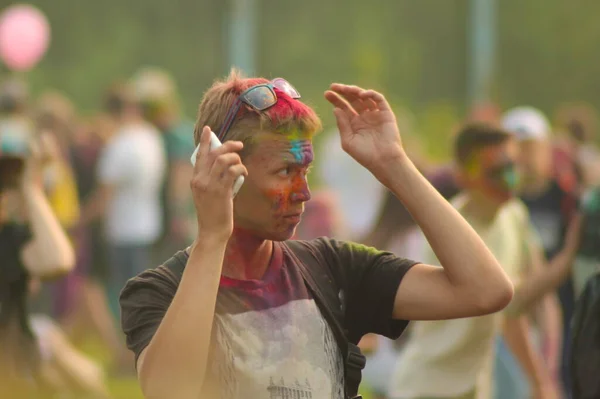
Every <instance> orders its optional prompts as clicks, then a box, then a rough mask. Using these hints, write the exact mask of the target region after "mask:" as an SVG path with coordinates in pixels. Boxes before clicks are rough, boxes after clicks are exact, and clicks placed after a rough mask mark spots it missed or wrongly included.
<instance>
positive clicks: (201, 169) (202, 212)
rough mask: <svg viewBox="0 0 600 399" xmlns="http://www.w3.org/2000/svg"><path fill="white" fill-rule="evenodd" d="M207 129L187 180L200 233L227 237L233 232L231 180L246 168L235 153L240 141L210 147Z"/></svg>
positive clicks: (201, 137) (244, 171)
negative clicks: (190, 178) (192, 172)
mask: <svg viewBox="0 0 600 399" xmlns="http://www.w3.org/2000/svg"><path fill="white" fill-rule="evenodd" d="M210 134H211V133H210V128H209V127H208V126H205V127H204V129H202V134H201V136H200V150H199V151H198V154H197V155H196V165H195V166H194V174H193V177H192V180H191V182H190V186H191V189H192V194H193V197H194V204H195V207H196V214H197V218H198V231H199V233H200V234H205V233H206V234H216V236H218V237H219V238H226V239H228V238H229V236H230V235H231V233H232V231H233V198H232V197H233V183H234V182H235V180H236V179H237V178H238V176H240V175H247V174H248V171H247V170H246V167H245V166H244V165H243V164H242V160H241V158H240V156H239V154H238V152H239V151H241V149H242V148H243V146H244V145H243V143H242V142H240V141H226V142H225V143H224V144H223V145H222V146H220V147H217V148H215V149H213V150H211V149H210Z"/></svg>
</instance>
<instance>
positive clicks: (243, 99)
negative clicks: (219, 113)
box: [217, 78, 300, 142]
mask: <svg viewBox="0 0 600 399" xmlns="http://www.w3.org/2000/svg"><path fill="white" fill-rule="evenodd" d="M275 88H276V89H277V90H280V91H282V92H284V93H285V94H287V95H288V96H290V97H291V98H293V99H298V98H300V93H299V92H298V90H296V89H295V88H294V86H292V85H291V84H290V83H289V82H288V81H287V80H285V79H283V78H276V79H273V80H272V81H270V82H269V83H262V84H259V85H256V86H252V87H250V88H248V89H246V90H244V92H243V93H241V94H240V95H239V96H238V98H236V99H235V101H234V102H233V104H232V105H231V108H230V109H229V111H228V112H227V115H226V116H225V122H223V125H222V126H221V129H220V130H219V133H218V134H217V137H218V138H219V140H220V141H221V142H222V141H223V139H224V138H225V135H226V134H227V132H228V131H229V129H231V126H232V125H233V122H234V120H235V117H236V116H237V114H238V112H239V111H240V108H241V107H242V104H245V105H247V106H249V107H250V108H252V109H253V110H255V111H258V112H260V111H264V110H266V109H269V108H271V107H272V106H273V105H275V104H277V94H275V90H274V89H275Z"/></svg>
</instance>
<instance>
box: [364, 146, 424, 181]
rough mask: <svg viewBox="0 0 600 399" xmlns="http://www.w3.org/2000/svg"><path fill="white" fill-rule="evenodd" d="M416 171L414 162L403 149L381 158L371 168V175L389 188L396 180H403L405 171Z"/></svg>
mask: <svg viewBox="0 0 600 399" xmlns="http://www.w3.org/2000/svg"><path fill="white" fill-rule="evenodd" d="M416 171H417V169H416V168H415V166H414V164H413V163H412V161H411V160H410V158H409V157H408V156H407V155H406V153H405V152H403V151H400V152H398V154H396V155H394V156H393V157H388V158H385V159H381V160H380V161H378V163H377V164H376V165H375V166H374V167H373V168H372V173H373V175H375V177H376V178H377V179H378V180H379V181H380V182H381V183H383V184H384V185H385V186H386V187H388V188H390V189H392V188H393V186H395V185H396V184H397V183H398V182H402V181H403V180H404V179H403V176H405V175H406V173H411V172H412V173H414V172H416Z"/></svg>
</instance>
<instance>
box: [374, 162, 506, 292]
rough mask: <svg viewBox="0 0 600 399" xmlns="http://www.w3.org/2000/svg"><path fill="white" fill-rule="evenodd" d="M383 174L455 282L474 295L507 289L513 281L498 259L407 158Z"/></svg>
mask: <svg viewBox="0 0 600 399" xmlns="http://www.w3.org/2000/svg"><path fill="white" fill-rule="evenodd" d="M381 175H382V176H384V177H383V178H380V180H381V181H382V182H383V183H384V184H385V185H386V186H387V187H389V188H390V189H391V190H392V192H393V193H394V194H395V195H396V196H397V197H398V198H399V199H400V201H402V203H403V204H404V205H405V206H406V208H407V209H408V211H409V212H410V213H411V215H412V216H413V218H414V219H415V221H416V222H417V223H418V224H419V226H420V227H421V230H422V231H423V233H424V234H425V236H426V237H427V241H428V242H429V244H430V245H431V248H432V249H433V251H434V252H435V254H436V256H437V258H438V259H439V261H440V263H441V265H442V266H443V267H444V271H445V273H446V275H447V277H448V279H449V280H450V281H451V283H452V284H453V285H455V286H461V287H463V288H464V289H465V290H466V292H465V293H472V294H474V295H479V294H481V293H486V294H493V291H494V290H496V289H499V290H503V291H506V288H505V287H507V285H508V286H510V282H509V279H508V277H507V276H506V274H505V273H504V271H503V270H502V268H501V267H500V265H499V264H498V262H497V260H496V258H495V257H494V256H493V255H492V253H491V252H490V251H489V249H488V248H487V247H486V245H485V244H484V242H483V241H482V240H481V238H480V237H479V236H478V235H477V233H476V232H475V231H474V230H473V228H472V227H471V226H470V225H469V224H468V223H467V222H466V221H465V220H464V219H463V217H462V216H461V215H460V214H459V213H458V212H457V211H456V210H455V209H454V208H453V207H452V206H451V205H450V204H449V203H448V202H447V201H446V200H445V199H444V198H443V197H442V196H441V195H440V194H439V193H438V192H437V191H436V190H435V188H434V187H433V186H431V184H429V182H428V181H427V180H426V179H425V178H424V177H423V176H422V175H421V174H420V173H419V172H418V171H417V169H416V168H415V166H414V165H413V164H412V162H410V160H408V158H404V159H402V160H399V161H397V162H396V163H394V164H393V165H390V166H389V167H388V168H387V169H386V172H384V173H382V174H381ZM481 276H486V278H481ZM510 294H512V293H510Z"/></svg>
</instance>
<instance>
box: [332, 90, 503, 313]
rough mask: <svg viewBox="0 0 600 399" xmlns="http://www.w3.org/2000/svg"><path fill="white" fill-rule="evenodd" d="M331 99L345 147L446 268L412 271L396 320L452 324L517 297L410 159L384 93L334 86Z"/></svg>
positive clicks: (498, 268) (483, 248)
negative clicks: (399, 204)
mask: <svg viewBox="0 0 600 399" xmlns="http://www.w3.org/2000/svg"><path fill="white" fill-rule="evenodd" d="M325 97H326V98H327V100H329V102H331V103H332V104H333V105H334V107H335V108H334V114H335V116H336V119H337V123H338V127H339V130H340V135H341V141H342V147H343V149H344V150H345V151H346V152H348V154H350V155H351V156H352V157H353V158H354V159H356V160H357V161H358V162H359V163H360V164H362V165H363V166H364V167H366V168H367V169H369V170H370V171H371V172H372V173H373V174H374V175H375V177H377V179H379V181H381V182H382V183H383V184H384V185H385V186H387V187H388V188H389V189H390V190H391V191H392V192H393V193H394V194H395V195H396V197H398V199H399V200H400V201H402V203H403V204H404V205H405V206H406V208H407V209H408V211H409V212H410V213H411V215H412V216H413V218H414V220H415V221H416V222H417V223H418V225H419V226H420V227H421V229H422V231H423V233H424V234H425V236H426V238H427V240H428V242H429V244H430V245H431V247H432V249H433V250H434V252H435V254H436V256H437V257H438V259H439V260H440V262H441V265H442V266H443V267H441V268H440V267H436V266H431V265H424V264H420V265H415V266H414V267H413V268H412V269H411V270H410V271H409V272H408V273H407V274H406V276H405V278H404V279H403V281H402V284H401V287H399V289H398V292H397V295H396V300H395V306H394V311H393V317H394V318H398V319H409V320H427V319H429V320H431V319H448V318H457V317H468V316H477V315H482V314H486V313H491V312H495V311H498V310H500V309H502V308H504V307H505V306H506V305H507V304H508V303H509V302H510V300H511V298H512V295H513V287H512V284H511V282H510V280H509V278H508V276H507V275H506V274H505V273H504V271H503V270H502V267H501V266H500V265H499V264H498V261H497V260H496V259H495V257H494V256H493V255H492V253H491V252H490V251H489V250H488V248H487V247H486V246H485V244H484V243H483V241H482V240H481V238H480V237H479V236H478V235H477V233H476V232H475V231H474V230H473V229H472V228H471V226H470V225H469V224H468V223H467V222H466V221H465V220H464V219H463V218H462V216H460V214H459V213H458V212H457V211H456V210H455V209H454V208H453V207H452V206H451V205H450V204H449V203H448V202H447V201H446V200H444V198H442V196H441V195H440V194H439V193H438V192H437V191H436V190H435V189H434V188H433V187H432V186H431V185H430V184H429V182H428V181H427V180H426V179H425V178H424V177H423V176H422V175H421V174H420V173H419V172H418V171H417V169H416V168H415V166H414V165H413V163H412V162H411V161H410V159H409V158H408V156H407V155H406V153H405V151H404V149H403V147H402V142H401V138H400V133H399V130H398V125H397V123H396V119H395V116H394V114H393V112H392V110H391V108H390V106H389V104H388V102H387V101H386V99H385V98H384V96H383V95H382V94H380V93H378V92H375V91H373V90H364V89H361V88H359V87H356V86H346V85H340V84H333V85H332V86H331V90H329V91H327V92H326V93H325Z"/></svg>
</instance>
